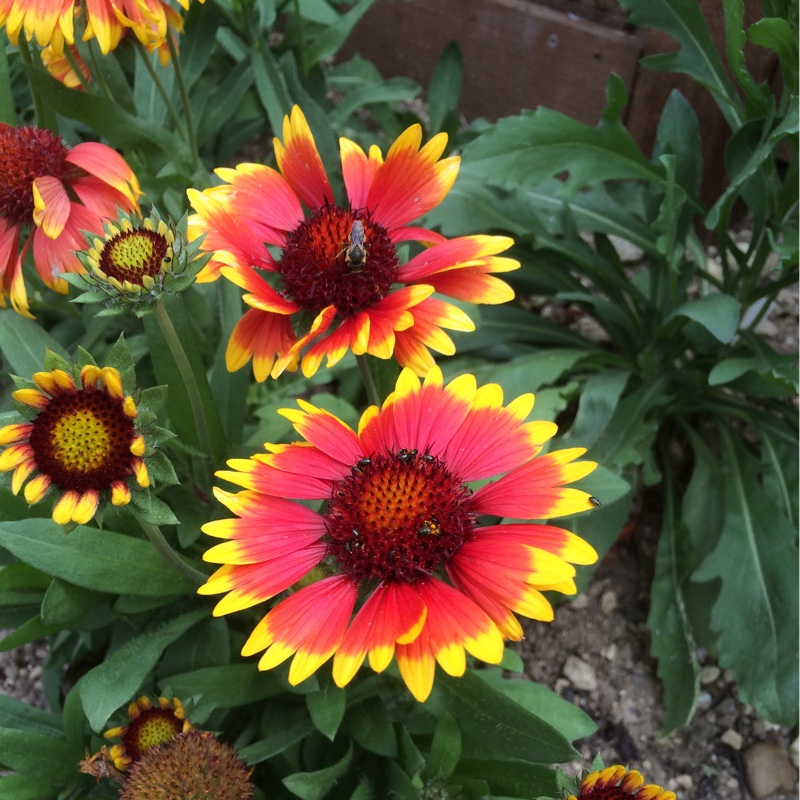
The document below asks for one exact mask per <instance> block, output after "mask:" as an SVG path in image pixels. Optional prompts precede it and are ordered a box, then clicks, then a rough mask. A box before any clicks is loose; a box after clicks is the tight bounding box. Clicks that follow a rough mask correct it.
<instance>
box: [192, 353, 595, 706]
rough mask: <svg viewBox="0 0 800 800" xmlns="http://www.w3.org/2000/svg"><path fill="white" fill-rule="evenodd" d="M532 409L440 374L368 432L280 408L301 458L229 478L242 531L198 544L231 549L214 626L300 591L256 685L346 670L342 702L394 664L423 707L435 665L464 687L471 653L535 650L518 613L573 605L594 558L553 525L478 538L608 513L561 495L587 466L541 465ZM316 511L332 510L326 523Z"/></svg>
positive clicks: (541, 437)
mask: <svg viewBox="0 0 800 800" xmlns="http://www.w3.org/2000/svg"><path fill="white" fill-rule="evenodd" d="M533 401H534V398H533V395H530V394H527V395H523V396H521V397H518V398H517V399H515V400H513V401H512V402H511V403H509V404H508V405H505V406H504V405H503V394H502V390H501V389H500V387H499V386H497V385H496V384H489V385H487V386H483V387H481V388H478V387H477V385H476V382H475V378H474V377H473V376H472V375H463V376H461V377H459V378H456V379H455V380H453V381H451V382H450V383H448V384H447V385H444V383H443V379H442V373H441V371H440V370H439V368H438V367H434V368H433V369H431V370H430V371H429V372H428V374H427V376H426V378H425V380H424V383H420V379H419V378H418V377H417V376H416V375H415V374H414V372H413V371H412V370H410V369H404V370H403V371H402V373H401V375H400V377H399V379H398V381H397V385H396V388H395V391H394V392H393V393H392V394H390V395H389V397H388V398H387V399H386V401H385V402H384V404H383V406H382V408H380V409H378V408H377V407H376V406H372V407H370V408H368V409H367V411H366V412H365V413H364V415H363V416H362V418H361V421H360V424H359V427H358V432H355V431H353V430H352V429H351V428H349V427H348V426H347V425H346V424H345V423H344V422H342V421H341V420H339V419H338V418H337V417H335V416H333V415H332V414H330V413H328V412H326V411H324V410H322V409H319V408H316V407H315V406H313V405H311V404H310V403H308V402H305V401H303V400H298V404H299V406H300V408H299V409H284V410H283V411H282V412H281V413H282V414H283V415H284V416H286V417H287V418H288V419H289V420H290V421H291V422H292V424H293V426H294V428H295V430H296V431H297V432H298V433H299V434H300V435H301V436H302V437H303V439H304V440H305V441H301V442H296V443H293V444H278V445H273V444H267V445H265V447H266V449H267V451H268V452H267V453H266V454H260V455H254V456H252V457H251V458H249V459H234V460H232V461H230V462H228V463H229V466H230V467H231V469H230V470H226V471H222V472H219V473H217V474H218V476H219V477H222V478H224V479H225V480H228V481H230V482H231V483H234V484H237V485H239V486H241V487H243V489H244V490H243V491H239V492H236V493H232V492H227V491H222V490H217V491H216V495H217V498H218V499H219V500H220V502H221V503H223V504H224V505H225V506H226V507H227V508H228V509H229V510H230V511H232V512H233V513H234V514H235V518H233V519H223V520H217V521H214V522H210V523H207V524H206V525H205V526H204V527H203V530H204V531H205V533H207V534H209V535H210V536H215V537H218V538H221V539H225V540H227V541H225V542H222V543H221V544H218V545H216V546H214V547H212V548H211V549H210V550H208V551H207V552H206V554H205V556H204V557H205V559H206V560H207V561H210V562H213V563H217V564H222V566H221V567H220V568H219V569H218V570H217V571H216V572H215V573H214V574H213V575H212V576H211V577H210V578H209V579H208V581H207V583H206V584H205V585H204V586H202V587H201V588H200V590H199V591H200V592H201V593H202V594H219V593H223V592H224V593H226V595H225V597H223V598H222V599H221V600H220V601H219V603H218V604H217V606H216V607H215V609H214V614H215V615H222V614H228V613H230V612H233V611H239V610H242V609H245V608H249V607H251V606H254V605H256V604H257V603H261V602H264V601H266V600H270V599H272V598H274V597H275V596H276V595H278V594H280V593H281V592H284V591H285V590H287V589H289V588H291V587H294V589H296V591H294V592H293V593H291V594H290V595H289V596H288V597H286V598H284V599H282V600H281V601H280V602H278V604H277V605H275V606H274V607H273V608H272V610H271V611H269V613H268V614H267V615H266V616H265V617H264V618H263V619H262V620H261V622H260V623H259V624H258V625H257V626H256V628H255V630H254V631H253V632H252V634H251V636H250V638H249V639H248V641H247V642H246V644H245V645H244V649H243V650H242V653H243V655H253V654H255V653H258V652H260V651H264V650H265V651H266V652H265V653H264V654H263V656H262V657H261V660H260V662H259V668H260V669H271V668H272V667H275V666H277V665H278V664H280V663H282V662H284V661H285V660H286V659H288V658H290V657H291V656H294V658H293V661H292V664H291V667H290V670H289V681H290V682H291V683H292V684H297V683H300V682H301V681H303V680H305V679H306V678H308V677H309V676H310V675H311V674H312V673H314V672H315V671H316V670H317V669H318V668H319V667H320V666H321V665H322V664H323V663H324V662H325V661H327V660H328V659H329V658H330V657H331V656H333V677H334V680H335V682H336V683H337V685H339V686H344V685H346V684H347V683H348V682H349V681H350V680H351V679H352V678H353V676H354V675H355V674H356V672H357V671H358V669H359V668H360V666H361V665H362V663H363V662H364V659H365V658H367V657H368V658H369V663H370V666H371V667H372V669H373V670H375V671H377V672H380V671H382V670H384V669H385V668H386V667H387V666H388V665H389V663H390V662H391V661H392V658H393V657H395V656H396V658H397V664H398V667H399V670H400V674H401V675H402V677H403V680H404V681H405V683H406V685H407V686H408V687H409V689H410V690H411V692H412V693H413V695H414V696H415V697H416V698H417V699H418V700H420V701H424V700H425V699H426V698H427V696H428V694H429V693H430V691H431V688H432V686H433V679H434V671H435V664H436V662H438V663H439V665H440V666H441V667H442V668H443V669H444V670H445V672H447V673H448V674H450V675H456V676H458V675H461V674H463V672H464V670H465V666H466V657H465V651H466V652H468V653H470V654H472V655H473V656H475V657H476V658H479V659H482V660H484V661H487V662H489V663H495V664H496V663H498V662H499V661H500V660H501V658H502V654H503V647H504V645H503V641H504V639H520V638H521V637H522V627H521V625H520V623H519V621H518V620H517V618H516V616H515V613H516V614H521V615H523V616H527V617H531V618H533V619H540V620H550V619H552V617H553V611H552V608H551V606H550V603H549V602H548V601H547V600H546V599H545V597H544V595H543V594H542V592H543V591H544V590H555V591H560V592H564V593H568V594H569V593H574V592H575V591H576V588H575V583H574V580H573V577H574V575H575V569H574V567H573V566H572V564H590V563H593V562H594V561H595V560H596V558H597V556H596V553H595V552H594V550H593V549H592V547H591V546H590V545H589V544H587V543H586V542H584V541H583V540H582V539H580V538H579V537H578V536H576V535H574V534H573V533H571V532H569V531H567V530H564V529H562V528H559V527H555V526H552V525H546V524H531V523H528V522H515V523H500V524H493V523H490V524H484V523H483V522H482V521H481V518H482V517H484V516H491V517H495V518H497V517H500V518H502V517H507V518H512V519H516V520H526V519H537V520H543V519H544V520H546V519H550V518H552V517H558V516H562V515H565V514H572V513H575V512H578V511H584V510H589V509H591V508H592V507H593V506H594V505H595V504H596V502H597V501H596V500H595V499H594V498H593V497H591V496H590V495H588V494H587V493H586V492H583V491H580V490H578V489H575V488H571V487H567V486H566V484H568V483H570V482H572V481H575V480H577V479H579V478H582V477H583V476H585V475H587V474H588V473H589V472H591V471H592V470H593V469H594V467H595V464H594V463H593V462H589V461H577V460H576V459H578V458H579V457H580V456H581V455H582V454H583V453H584V450H582V449H580V448H572V449H568V450H558V451H555V452H551V453H548V454H546V455H541V454H540V451H541V450H542V445H543V443H544V442H546V441H547V440H548V439H550V438H551V437H552V436H553V435H554V433H555V432H556V426H555V425H554V424H553V423H550V422H542V421H538V422H537V421H532V422H526V421H525V420H526V418H527V417H528V415H529V413H530V411H531V409H532V407H533ZM490 478H493V479H494V480H493V481H491V482H488V483H484V485H482V486H480V488H477V489H475V490H474V491H473V489H472V488H471V487H470V484H472V483H473V482H478V481H479V482H485V481H487V479H490ZM308 501H324V504H323V506H322V508H321V510H319V511H314V510H312V509H311V508H309V507H308ZM354 611H355V616H354V617H353V612H354Z"/></svg>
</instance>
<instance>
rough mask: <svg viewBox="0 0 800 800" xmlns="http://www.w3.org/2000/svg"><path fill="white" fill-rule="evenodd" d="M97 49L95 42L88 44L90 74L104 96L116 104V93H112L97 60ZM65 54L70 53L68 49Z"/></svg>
mask: <svg viewBox="0 0 800 800" xmlns="http://www.w3.org/2000/svg"><path fill="white" fill-rule="evenodd" d="M96 47H98V45H97V44H96V43H95V41H90V42H88V43H87V47H86V49H87V51H88V53H89V65H90V67H89V69H90V72H91V73H92V78H94V81H95V83H96V84H97V85H98V86H99V87H100V88H101V89H102V90H103V94H105V96H106V97H107V98H108V99H109V100H113V101H114V102H116V97H114V92H112V91H111V88H110V87H109V85H108V83H107V82H106V79H105V77H104V75H103V71H102V70H101V69H100V64H99V62H98V60H97V52H96V50H95V48H96ZM64 52H65V53H66V52H68V48H66V47H65V48H64ZM70 63H71V62H70ZM73 69H74V68H73Z"/></svg>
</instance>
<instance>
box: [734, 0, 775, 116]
mask: <svg viewBox="0 0 800 800" xmlns="http://www.w3.org/2000/svg"><path fill="white" fill-rule="evenodd" d="M722 13H723V15H724V17H725V44H726V50H727V54H728V64H729V65H730V69H731V72H732V73H733V76H734V77H735V78H736V80H737V82H738V84H739V86H741V87H742V90H743V91H744V93H745V96H746V98H747V103H748V107H749V108H748V110H749V111H750V114H749V116H760V115H761V114H764V113H765V112H766V111H767V109H768V108H769V103H770V99H771V96H772V93H771V92H770V89H769V86H768V85H767V84H766V83H762V84H761V85H759V84H757V83H756V82H755V80H754V78H753V76H752V75H751V74H750V71H749V70H748V68H747V62H746V60H745V56H744V47H745V43H746V37H745V33H744V0H727V2H726V3H723V4H722ZM762 21H763V20H762Z"/></svg>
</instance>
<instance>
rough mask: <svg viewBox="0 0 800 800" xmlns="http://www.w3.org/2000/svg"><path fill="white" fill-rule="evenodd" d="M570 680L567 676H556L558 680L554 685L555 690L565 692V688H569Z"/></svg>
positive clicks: (559, 692)
mask: <svg viewBox="0 0 800 800" xmlns="http://www.w3.org/2000/svg"><path fill="white" fill-rule="evenodd" d="M569 685H570V683H569V681H568V680H567V679H566V678H556V682H555V684H554V685H553V691H554V692H555V693H556V694H564V689H567V688H569Z"/></svg>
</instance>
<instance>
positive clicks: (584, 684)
mask: <svg viewBox="0 0 800 800" xmlns="http://www.w3.org/2000/svg"><path fill="white" fill-rule="evenodd" d="M562 673H563V674H564V677H566V678H567V679H568V680H569V682H570V683H571V684H572V685H573V686H574V687H575V688H576V689H580V690H582V691H585V692H591V691H593V690H594V689H596V688H597V677H596V676H595V674H594V670H593V669H592V668H591V667H590V666H589V665H588V664H587V663H586V662H585V661H582V660H581V659H580V658H578V657H577V656H570V657H569V658H568V659H567V662H566V664H564V669H563V670H562Z"/></svg>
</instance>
